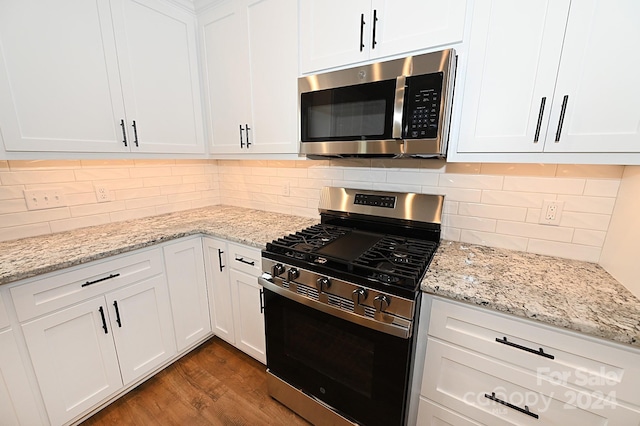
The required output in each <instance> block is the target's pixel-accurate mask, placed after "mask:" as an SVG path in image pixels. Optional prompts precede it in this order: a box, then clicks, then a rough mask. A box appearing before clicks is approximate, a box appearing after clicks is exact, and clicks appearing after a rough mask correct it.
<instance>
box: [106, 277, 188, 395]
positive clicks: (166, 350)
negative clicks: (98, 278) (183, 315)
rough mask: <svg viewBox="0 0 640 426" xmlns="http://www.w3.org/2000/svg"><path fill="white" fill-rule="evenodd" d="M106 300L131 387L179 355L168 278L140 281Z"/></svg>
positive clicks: (125, 378) (115, 338) (120, 355)
mask: <svg viewBox="0 0 640 426" xmlns="http://www.w3.org/2000/svg"><path fill="white" fill-rule="evenodd" d="M106 298H107V303H108V304H109V316H110V318H111V328H112V330H113V337H114V340H115V342H116V347H117V349H118V359H119V361H120V371H121V372H122V380H123V381H124V384H125V385H128V384H129V383H131V382H132V381H134V380H135V379H137V378H139V377H141V376H142V375H144V374H146V373H148V372H150V371H151V370H153V369H155V368H156V367H158V366H160V365H161V364H162V363H164V362H165V361H166V360H168V359H169V358H171V357H172V356H173V355H175V353H176V343H175V336H174V333H173V321H172V317H171V306H170V303H169V294H168V291H167V284H166V282H165V277H164V275H159V276H156V277H153V278H150V279H147V280H144V281H141V282H139V283H137V284H133V285H131V286H129V287H125V288H123V289H121V290H117V291H114V292H112V293H109V294H107V295H106Z"/></svg>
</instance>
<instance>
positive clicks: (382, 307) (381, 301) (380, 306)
mask: <svg viewBox="0 0 640 426" xmlns="http://www.w3.org/2000/svg"><path fill="white" fill-rule="evenodd" d="M390 303H391V300H390V299H389V298H388V297H387V296H386V295H384V294H379V295H377V296H376V297H374V298H373V306H374V308H376V311H377V312H384V311H386V310H387V308H388V307H389V304H390Z"/></svg>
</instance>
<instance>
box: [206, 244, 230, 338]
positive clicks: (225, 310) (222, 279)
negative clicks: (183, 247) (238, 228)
mask: <svg viewBox="0 0 640 426" xmlns="http://www.w3.org/2000/svg"><path fill="white" fill-rule="evenodd" d="M202 244H203V247H204V256H205V268H206V272H207V289H208V291H209V297H210V305H209V306H210V309H211V313H210V315H211V326H212V327H213V332H214V334H215V335H216V336H218V337H220V338H221V339H223V340H226V341H227V342H229V343H231V344H232V345H235V343H236V340H235V329H234V327H233V306H232V303H231V286H230V284H229V271H228V267H227V259H228V255H227V244H226V243H225V242H224V241H220V240H214V239H212V238H203V239H202Z"/></svg>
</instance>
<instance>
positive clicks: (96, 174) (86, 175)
mask: <svg viewBox="0 0 640 426" xmlns="http://www.w3.org/2000/svg"><path fill="white" fill-rule="evenodd" d="M130 170H135V169H117V168H111V169H106V168H99V169H78V170H74V172H73V173H74V175H75V179H74V180H78V181H83V180H99V179H128V178H129V177H136V176H131V175H130V174H129V171H130Z"/></svg>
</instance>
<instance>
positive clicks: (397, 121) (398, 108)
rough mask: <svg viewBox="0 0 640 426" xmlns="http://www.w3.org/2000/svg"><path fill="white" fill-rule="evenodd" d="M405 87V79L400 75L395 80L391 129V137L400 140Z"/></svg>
mask: <svg viewBox="0 0 640 426" xmlns="http://www.w3.org/2000/svg"><path fill="white" fill-rule="evenodd" d="M406 87H407V78H406V77H405V76H404V75H401V76H399V77H397V78H396V96H395V101H394V102H393V128H392V129H391V137H392V138H393V139H402V115H403V110H404V92H405V88H406Z"/></svg>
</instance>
